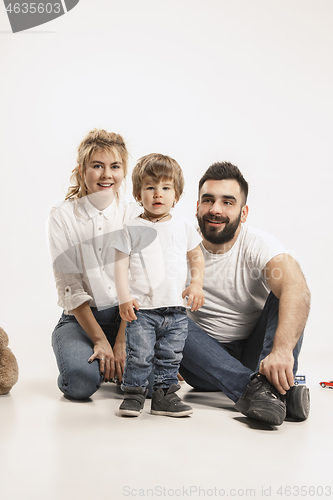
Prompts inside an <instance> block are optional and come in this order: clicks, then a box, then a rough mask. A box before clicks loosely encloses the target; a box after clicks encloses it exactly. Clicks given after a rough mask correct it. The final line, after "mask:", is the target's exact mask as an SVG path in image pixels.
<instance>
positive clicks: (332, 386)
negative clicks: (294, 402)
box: [319, 380, 333, 389]
mask: <svg viewBox="0 0 333 500" xmlns="http://www.w3.org/2000/svg"><path fill="white" fill-rule="evenodd" d="M319 385H321V386H322V387H329V389H333V380H329V381H328V382H319Z"/></svg>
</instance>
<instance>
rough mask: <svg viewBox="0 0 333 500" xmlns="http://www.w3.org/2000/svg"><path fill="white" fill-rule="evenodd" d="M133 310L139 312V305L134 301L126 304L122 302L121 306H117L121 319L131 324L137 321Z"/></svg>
mask: <svg viewBox="0 0 333 500" xmlns="http://www.w3.org/2000/svg"><path fill="white" fill-rule="evenodd" d="M134 308H135V309H136V310H137V311H138V310H139V304H138V302H137V301H136V300H135V299H131V300H129V301H128V302H124V303H123V304H119V314H120V317H121V319H123V320H125V321H128V322H129V323H131V321H133V320H135V319H137V317H136V315H135V312H134Z"/></svg>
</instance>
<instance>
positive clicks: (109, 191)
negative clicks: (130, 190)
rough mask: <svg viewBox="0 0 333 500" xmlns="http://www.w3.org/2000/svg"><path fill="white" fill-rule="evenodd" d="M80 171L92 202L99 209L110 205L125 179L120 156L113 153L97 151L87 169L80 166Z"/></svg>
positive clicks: (89, 161)
mask: <svg viewBox="0 0 333 500" xmlns="http://www.w3.org/2000/svg"><path fill="white" fill-rule="evenodd" d="M79 170H80V174H81V176H82V177H83V179H84V181H85V184H86V186H87V190H88V195H90V196H89V198H90V201H91V202H92V203H93V204H94V205H96V206H97V205H98V206H99V207H98V208H101V207H102V206H103V207H104V208H106V207H107V206H108V205H110V204H111V203H112V201H113V199H114V196H115V194H116V192H117V191H118V189H119V187H120V185H121V183H122V181H123V179H124V170H123V167H122V161H121V158H120V156H118V155H117V154H116V153H115V152H112V151H110V152H108V151H95V152H94V153H93V154H92V156H91V158H90V160H88V162H87V165H86V167H85V169H82V168H81V166H80V167H79Z"/></svg>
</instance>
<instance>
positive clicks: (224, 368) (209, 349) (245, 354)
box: [180, 293, 303, 401]
mask: <svg viewBox="0 0 333 500" xmlns="http://www.w3.org/2000/svg"><path fill="white" fill-rule="evenodd" d="M278 314H279V300H278V299H277V298H276V297H275V295H274V294H273V293H270V294H269V296H268V298H267V301H266V304H265V307H264V309H263V311H262V314H261V316H260V318H259V320H258V322H257V324H256V326H255V327H254V329H253V331H252V332H251V334H250V336H249V337H248V338H247V339H245V340H237V341H235V342H229V343H222V342H218V341H217V340H216V339H213V338H212V337H210V336H209V335H207V333H206V332H205V331H204V330H202V329H201V328H200V327H199V326H197V325H196V323H194V322H193V321H192V320H190V319H189V320H188V322H189V326H188V337H187V340H186V343H185V347H184V351H183V360H182V363H181V367H180V374H181V375H182V376H183V377H184V379H185V380H186V382H187V383H188V384H190V385H191V386H192V387H195V388H197V389H199V390H201V391H223V392H224V393H225V394H226V395H227V396H228V397H229V398H230V399H232V401H237V400H238V399H239V398H240V396H241V395H242V394H243V392H244V391H245V388H246V385H247V384H248V382H249V380H250V376H251V375H252V374H253V373H256V372H258V371H259V365H260V362H261V361H262V360H263V359H264V358H265V357H266V356H268V354H269V353H270V352H271V350H272V347H273V342H274V336H275V332H276V328H277V324H278ZM302 340H303V335H302V336H301V338H300V339H299V341H298V343H297V345H296V347H295V349H294V352H293V353H294V368H293V371H294V375H296V372H297V368H298V356H299V353H300V350H301V346H302Z"/></svg>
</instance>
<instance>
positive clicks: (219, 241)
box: [197, 210, 242, 245]
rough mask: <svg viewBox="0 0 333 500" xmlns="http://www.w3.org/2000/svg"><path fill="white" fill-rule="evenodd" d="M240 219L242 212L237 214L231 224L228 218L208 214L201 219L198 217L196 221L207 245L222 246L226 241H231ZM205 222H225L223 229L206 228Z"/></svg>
mask: <svg viewBox="0 0 333 500" xmlns="http://www.w3.org/2000/svg"><path fill="white" fill-rule="evenodd" d="M241 217H242V210H241V211H240V212H239V216H238V217H237V219H236V220H234V221H233V222H230V219H229V217H221V216H220V217H219V216H213V215H208V214H206V215H204V216H203V217H199V215H198V216H197V219H198V224H199V227H200V230H201V233H202V236H203V237H204V238H205V239H206V240H207V241H209V243H213V244H214V245H223V244H224V243H228V241H230V240H232V239H233V237H234V236H235V233H236V230H237V228H238V226H239V222H240V220H241ZM206 220H210V221H216V222H225V224H226V225H225V226H224V229H219V228H218V227H212V226H207V225H206V222H205V221H206Z"/></svg>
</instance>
